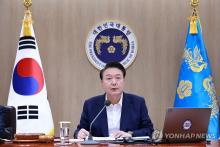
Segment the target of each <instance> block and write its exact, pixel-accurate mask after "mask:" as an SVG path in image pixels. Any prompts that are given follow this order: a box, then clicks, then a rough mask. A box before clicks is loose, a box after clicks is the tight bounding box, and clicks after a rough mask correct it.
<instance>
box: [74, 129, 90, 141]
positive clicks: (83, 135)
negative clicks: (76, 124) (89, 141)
mask: <svg viewBox="0 0 220 147" xmlns="http://www.w3.org/2000/svg"><path fill="white" fill-rule="evenodd" d="M87 136H89V132H88V131H86V130H85V129H80V130H79V132H78V134H77V139H85V138H86V137H87Z"/></svg>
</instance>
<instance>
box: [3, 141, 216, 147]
mask: <svg viewBox="0 0 220 147" xmlns="http://www.w3.org/2000/svg"><path fill="white" fill-rule="evenodd" d="M0 146H1V147H22V146H24V147H54V146H55V147H56V146H57V145H56V144H54V143H5V144H0ZM98 146H99V147H128V146H129V147H151V146H157V147H160V146H187V147H195V146H196V147H201V146H203V147H204V146H207V147H219V146H220V141H219V142H211V143H210V144H206V143H181V144H158V145H150V144H135V145H134V144H132V145H119V144H100V145H81V144H72V145H69V146H66V147H98Z"/></svg>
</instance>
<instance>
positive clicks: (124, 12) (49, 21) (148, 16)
mask: <svg viewBox="0 0 220 147" xmlns="http://www.w3.org/2000/svg"><path fill="white" fill-rule="evenodd" d="M21 2H22V1H20V0H0V14H1V17H0V104H3V105H6V104H7V97H8V91H9V86H10V80H11V74H12V68H13V66H14V60H15V55H16V48H17V43H18V38H19V34H20V29H21V22H22V18H23V15H24V7H23V5H22V3H21ZM219 8H220V1H219V0H209V1H207V0H200V7H199V12H200V16H201V22H202V27H203V36H204V40H205V43H206V48H207V52H208V54H209V59H210V62H211V66H212V72H213V77H214V81H215V86H216V90H217V96H219V95H220V93H219V91H220V70H219V64H218V63H219V62H220V45H219V40H220V17H219V14H220V9H219ZM32 12H33V19H34V29H35V35H36V38H37V41H38V47H39V50H40V54H41V60H42V63H43V68H44V74H45V78H46V84H47V90H48V99H49V102H50V105H51V109H52V113H53V118H54V124H55V126H56V128H55V129H56V135H58V133H57V131H58V122H59V121H61V120H70V121H71V122H72V127H74V128H75V127H76V125H77V123H78V121H79V118H80V113H81V111H82V106H83V102H84V100H85V99H86V98H88V97H90V96H94V95H97V94H100V93H103V91H102V88H101V86H100V80H99V78H98V70H97V69H95V68H94V67H93V66H92V65H91V64H90V63H89V61H88V59H87V56H86V53H85V41H86V38H87V34H88V33H89V31H90V29H91V28H92V27H93V26H94V25H96V24H97V23H99V22H101V21H104V20H109V19H113V20H114V19H116V20H119V21H121V22H124V23H126V24H127V25H129V27H130V28H131V29H132V30H133V31H134V32H135V34H136V37H137V41H138V54H137V57H136V59H135V61H134V63H133V64H132V65H131V66H130V67H129V68H128V70H127V71H128V75H127V77H126V80H127V81H126V91H128V92H133V93H136V94H139V95H141V96H144V97H145V99H146V103H147V106H148V109H149V113H150V116H151V118H152V121H153V123H154V126H155V128H158V129H161V128H162V126H163V121H164V115H165V110H166V108H167V107H172V105H173V101H174V97H175V90H176V84H177V78H178V73H179V67H180V61H181V58H182V55H183V48H184V44H185V36H186V31H187V17H188V16H190V14H191V8H190V6H189V0H46V1H45V0H33V6H32Z"/></svg>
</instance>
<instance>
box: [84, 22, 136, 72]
mask: <svg viewBox="0 0 220 147" xmlns="http://www.w3.org/2000/svg"><path fill="white" fill-rule="evenodd" d="M86 54H87V56H88V59H89V61H90V62H91V63H92V64H93V65H94V66H95V67H96V68H98V69H102V68H104V66H105V64H106V63H108V62H112V61H116V62H120V63H121V64H122V65H123V66H124V67H125V68H127V67H128V66H130V65H131V63H132V62H133V61H134V59H135V57H136V54H137V41H136V37H135V35H134V33H133V31H132V30H131V29H130V28H129V27H128V26H127V25H125V24H122V23H120V22H118V21H105V22H102V23H100V24H97V25H96V26H95V27H94V28H92V30H91V31H90V33H89V34H88V38H87V41H86Z"/></svg>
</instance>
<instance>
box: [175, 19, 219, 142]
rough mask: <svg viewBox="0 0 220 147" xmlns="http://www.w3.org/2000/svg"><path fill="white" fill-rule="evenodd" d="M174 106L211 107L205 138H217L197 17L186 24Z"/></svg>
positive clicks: (208, 71) (214, 105)
mask: <svg viewBox="0 0 220 147" xmlns="http://www.w3.org/2000/svg"><path fill="white" fill-rule="evenodd" d="M192 23H194V25H193V24H192ZM174 107H186V108H187V107H193V108H207V107H208V108H211V109H212V111H211V116H210V122H209V127H208V132H207V140H217V139H218V137H219V122H218V121H219V108H218V105H217V98H216V92H215V86H214V83H213V77H212V72H211V67H210V63H209V59H208V55H207V52H206V48H205V44H204V41H203V37H202V30H201V24H200V20H199V19H198V18H197V17H196V18H194V20H191V22H190V24H189V27H188V32H187V37H186V43H185V48H184V55H183V59H182V63H181V67H180V72H179V80H178V84H177V90H176V98H175V102H174ZM201 117H202V114H201Z"/></svg>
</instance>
